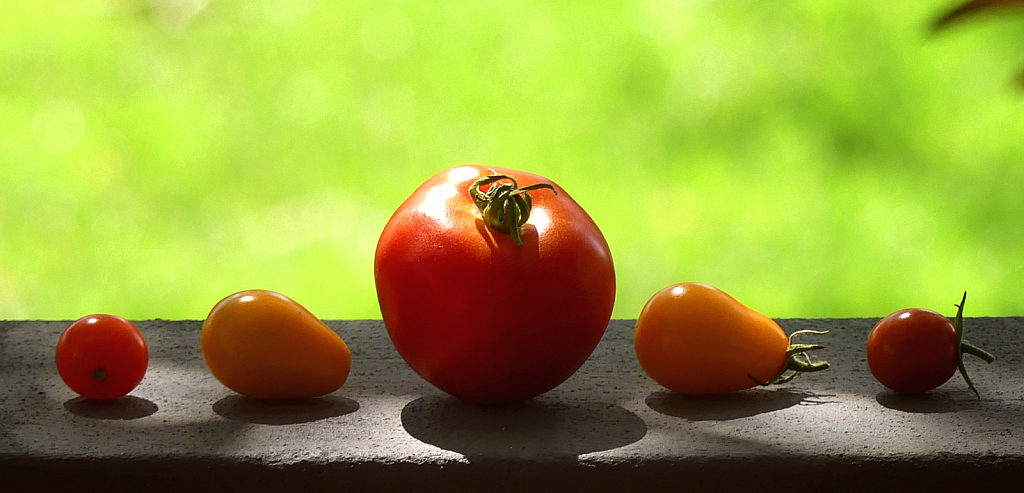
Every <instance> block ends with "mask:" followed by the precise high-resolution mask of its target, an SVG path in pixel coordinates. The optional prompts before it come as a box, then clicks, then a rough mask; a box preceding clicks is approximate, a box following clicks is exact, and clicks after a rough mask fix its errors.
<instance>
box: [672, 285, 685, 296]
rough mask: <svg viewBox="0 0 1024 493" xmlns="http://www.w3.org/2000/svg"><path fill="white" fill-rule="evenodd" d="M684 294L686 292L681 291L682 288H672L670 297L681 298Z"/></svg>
mask: <svg viewBox="0 0 1024 493" xmlns="http://www.w3.org/2000/svg"><path fill="white" fill-rule="evenodd" d="M684 292H686V290H685V289H683V287H682V286H676V287H674V288H672V296H682V295H683V293H684Z"/></svg>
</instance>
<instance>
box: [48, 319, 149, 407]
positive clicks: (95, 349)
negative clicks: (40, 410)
mask: <svg viewBox="0 0 1024 493" xmlns="http://www.w3.org/2000/svg"><path fill="white" fill-rule="evenodd" d="M56 358H57V371H58V372H59V373H60V377H61V379H62V380H64V383H65V384H67V386H68V387H70V388H71V390H73V391H75V392H76V393H78V394H79V395H81V396H82V397H85V398H87V399H97V400H107V399H116V398H118V397H121V396H124V395H127V394H128V393H129V392H131V391H132V390H133V389H135V387H137V386H138V385H139V383H140V382H142V379H143V377H145V376H146V369H147V367H148V366H149V349H148V348H147V346H146V339H145V338H144V337H143V336H142V333H141V332H139V329H138V328H137V327H136V326H135V325H134V324H132V323H131V322H129V321H127V320H125V319H123V318H121V317H116V316H114V315H102V314H98V315H89V316H86V317H82V318H80V319H78V320H76V321H75V322H74V323H72V324H71V325H70V326H69V327H68V328H67V329H65V330H64V332H63V333H62V334H61V335H60V340H58V341H57V356H56ZM98 377H99V378H98Z"/></svg>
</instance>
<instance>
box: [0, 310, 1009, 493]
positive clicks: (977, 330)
mask: <svg viewBox="0 0 1024 493" xmlns="http://www.w3.org/2000/svg"><path fill="white" fill-rule="evenodd" d="M876 321H877V320H875V319H814V320H803V319H789V320H780V321H779V322H780V324H781V325H782V326H783V328H784V329H786V331H787V332H792V331H795V330H801V329H817V330H830V331H831V332H830V333H829V334H828V335H826V336H820V341H821V342H823V343H825V344H827V345H828V349H826V350H824V351H820V352H819V355H820V356H821V357H822V358H824V359H827V360H829V361H830V362H831V363H832V368H831V369H830V370H828V371H825V372H821V373H816V374H813V375H805V376H802V377H800V378H798V379H796V380H794V381H793V382H791V383H790V384H786V385H784V386H779V387H777V388H768V389H752V390H748V391H743V392H738V393H733V394H727V395H721V396H710V397H687V396H683V395H678V394H674V393H671V392H668V391H666V390H664V389H663V388H661V387H659V386H658V385H657V384H656V383H655V382H653V381H652V380H650V379H649V378H648V377H647V376H646V375H645V374H644V373H643V370H642V369H641V368H640V366H639V364H638V363H637V362H636V358H635V356H634V354H633V348H632V329H633V326H634V322H633V321H631V320H615V321H612V323H611V324H610V326H609V329H608V332H607V333H606V335H605V337H604V340H603V341H602V342H601V344H600V345H599V346H598V349H597V350H596V351H595V352H594V354H593V355H592V356H591V358H590V359H589V360H588V361H587V363H586V364H585V365H584V366H583V368H582V369H581V370H580V371H579V372H578V373H577V374H576V375H575V376H573V377H572V378H570V379H569V380H568V381H566V382H565V383H564V384H562V385H561V386H559V387H558V388H556V389H555V390H553V391H551V392H549V393H547V394H545V395H543V396H541V397H538V398H536V399H533V400H531V401H528V402H526V403H523V404H520V405H514V406H504V407H478V406H473V405H468V404H465V403H462V402H460V401H458V400H455V399H453V398H450V397H447V396H446V395H445V394H443V393H442V392H440V391H438V390H436V389H435V388H433V387H432V386H431V385H429V384H428V383H426V382H425V381H423V380H422V379H420V378H419V377H418V376H417V375H416V374H415V373H413V372H412V371H411V370H410V369H409V368H408V366H406V364H405V362H404V361H402V359H401V358H400V357H399V355H398V354H397V352H396V351H395V350H394V348H393V347H392V345H391V342H390V340H389V339H388V337H387V332H386V331H385V329H384V327H383V325H382V323H381V322H380V321H375V320H370V321H332V322H328V325H329V326H330V327H331V328H332V329H334V330H335V331H337V332H338V333H339V334H340V335H341V336H342V338H344V339H345V340H346V342H347V343H348V344H349V347H350V348H351V349H352V355H353V364H352V373H351V375H350V377H349V381H348V382H347V383H346V384H345V386H344V387H342V389H341V390H339V391H337V392H335V393H334V394H331V395H330V396H327V397H323V398H319V399H311V400H306V401H285V402H263V401H256V400H252V399H248V398H245V397H241V396H239V395H236V394H234V393H232V392H231V391H230V390H228V389H227V388H225V387H223V386H222V385H221V384H220V383H219V382H218V381H217V380H216V379H214V378H213V377H212V376H211V375H210V373H209V372H208V371H207V370H206V367H205V365H204V364H203V361H202V356H201V354H200V351H199V331H200V327H201V325H202V323H201V322H200V321H164V320H152V321H142V322H138V325H139V327H140V329H141V330H142V331H143V333H144V334H145V336H146V338H147V340H148V342H149V347H150V367H149V373H148V374H147V375H146V378H145V380H143V382H142V384H141V385H140V386H139V387H138V388H137V389H135V391H134V392H132V394H131V395H130V396H128V397H125V398H122V399H120V400H118V401H115V402H113V403H108V404H101V403H95V402H90V401H86V400H83V399H81V398H79V397H77V396H76V395H75V394H74V393H73V392H72V391H71V390H69V389H68V388H67V387H66V386H64V384H63V382H61V380H60V377H59V376H58V374H57V370H56V367H55V365H54V361H53V359H54V358H53V354H54V347H55V344H56V341H57V338H58V337H59V334H60V332H61V331H62V330H63V329H64V328H65V327H67V325H68V324H69V323H70V322H68V321H7V322H2V321H0V478H3V484H4V485H5V487H2V488H0V489H3V490H4V491H50V490H56V489H57V488H61V490H63V491H68V490H71V491H75V490H82V491H92V490H97V491H147V492H149V491H181V490H194V491H250V492H252V491H280V490H287V491H450V490H452V489H456V488H460V487H466V488H472V489H474V490H480V491H535V490H550V491H588V492H599V491H630V490H638V489H643V490H646V491H719V492H721V491H750V490H751V489H754V488H756V490H757V491H810V489H811V488H821V489H823V490H831V491H861V490H865V489H868V488H871V489H877V488H879V487H882V488H883V489H886V490H893V491H915V490H920V491H925V490H928V491H935V490H951V489H953V488H954V487H966V486H967V485H971V486H972V488H971V489H972V490H973V489H975V488H977V487H979V486H997V485H1005V484H1007V481H1012V482H1011V483H1009V484H1018V483H1019V478H1020V477H1021V474H1022V473H1024V367H1022V366H1021V364H1020V362H1021V358H1022V357H1024V318H973V319H968V320H967V327H968V329H967V338H968V339H969V340H970V341H971V342H972V343H974V344H975V345H978V346H980V347H983V348H986V349H988V350H990V351H992V352H993V353H995V354H996V355H997V356H998V357H999V359H998V360H997V361H996V362H995V363H993V364H992V365H986V364H984V363H983V362H982V361H980V360H977V359H973V358H971V359H970V360H969V361H968V362H967V367H968V370H969V371H970V373H971V375H972V377H973V378H974V380H975V382H976V383H977V385H978V387H979V389H980V391H981V395H982V399H981V400H978V399H976V398H975V397H974V395H973V394H971V392H970V391H969V390H968V388H967V386H966V384H965V383H964V382H963V380H962V379H961V378H960V377H959V376H954V378H953V379H951V380H950V381H949V382H947V383H946V384H945V385H944V386H942V387H940V388H939V389H936V390H935V391H932V392H930V393H927V394H924V395H920V396H902V395H898V394H894V393H892V392H890V391H888V390H886V389H884V388H883V387H882V386H881V385H880V384H879V383H877V382H876V381H875V380H874V378H873V377H872V376H871V373H870V371H869V370H868V367H867V363H866V361H865V357H864V344H865V341H866V338H867V334H868V331H869V330H870V329H871V327H872V325H873V324H874V323H875V322H876ZM7 486H14V488H13V489H8V488H7Z"/></svg>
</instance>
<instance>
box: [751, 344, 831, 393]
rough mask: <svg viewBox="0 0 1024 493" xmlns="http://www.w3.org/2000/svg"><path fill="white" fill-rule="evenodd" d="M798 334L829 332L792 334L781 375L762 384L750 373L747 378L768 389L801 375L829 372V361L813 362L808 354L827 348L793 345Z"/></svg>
mask: <svg viewBox="0 0 1024 493" xmlns="http://www.w3.org/2000/svg"><path fill="white" fill-rule="evenodd" d="M798 334H818V335H821V334H828V331H827V330H826V331H818V330H798V331H796V332H794V333H792V334H790V335H789V347H788V348H786V364H785V365H784V366H783V367H782V370H780V371H779V373H777V374H776V375H775V376H774V377H772V378H771V379H769V380H768V381H767V382H762V381H760V380H758V379H757V378H756V377H754V376H753V375H751V374H749V373H748V374H747V376H748V377H750V379H751V380H753V381H754V382H756V383H757V384H758V385H760V386H762V387H767V386H769V385H775V384H780V383H786V382H788V381H790V380H792V379H794V378H796V377H797V376H799V375H800V374H801V373H812V372H816V371H821V370H827V369H828V368H829V366H831V365H829V364H828V361H813V360H811V356H810V355H809V354H807V352H808V351H813V350H815V349H825V346H822V345H820V344H793V337H794V336H796V335H798ZM787 372H791V373H787Z"/></svg>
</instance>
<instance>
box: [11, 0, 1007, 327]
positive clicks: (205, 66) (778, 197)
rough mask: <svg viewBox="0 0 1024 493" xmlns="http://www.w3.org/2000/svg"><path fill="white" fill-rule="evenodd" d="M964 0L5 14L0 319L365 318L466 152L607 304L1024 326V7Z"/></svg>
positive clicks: (132, 8) (43, 9)
mask: <svg viewBox="0 0 1024 493" xmlns="http://www.w3.org/2000/svg"><path fill="white" fill-rule="evenodd" d="M950 6H951V3H950V2H949V1H939V0H926V1H918V2H892V1H890V0H866V1H863V2H851V1H822V0H783V1H776V2H765V1H762V0H728V1H727V0H719V1H660V0H659V1H641V2H613V1H597V2H539V1H502V2H496V1H479V0H472V1H446V2H389V1H384V2H378V1H366V2H329V1H326V0H260V1H218V0H208V1H207V0H149V1H144V0H135V1H131V0H102V1H101V0H86V1H76V2H64V1H28V0H13V1H4V2H2V3H0V319H34V318H41V319H72V318H77V317H80V316H83V315H86V314H89V313H96V312H106V313H115V314H119V315H121V316H124V317H128V318H133V319H145V318H167V319H181V318H185V319H201V318H204V317H205V316H206V314H207V312H208V311H209V309H210V308H211V307H212V306H213V305H214V304H215V303H216V302H217V301H218V300H220V299H221V298H223V297H224V296H226V295H228V294H230V293H232V292H235V291H238V290H242V289H248V288H265V289H273V290H276V291H280V292H282V293H284V294H287V295H289V296H291V297H293V298H294V299H296V300H297V301H299V302H300V303H302V304H304V305H305V306H306V307H307V308H309V309H310V310H311V311H312V312H313V313H315V314H317V315H318V316H319V317H321V318H330V319H335V318H379V316H380V312H379V310H378V308H377V304H376V296H375V293H374V286H373V273H372V271H373V268H372V266H373V251H374V248H375V245H376V241H377V237H378V235H379V234H380V231H381V229H382V228H383V226H384V224H385V222H386V221H387V219H388V217H389V216H390V214H391V213H392V212H393V211H394V209H395V208H396V207H397V206H398V205H399V204H400V203H401V201H402V200H403V199H404V198H405V197H406V196H408V194H409V193H410V192H411V191H412V190H413V189H414V188H415V187H416V186H417V185H419V183H421V182H422V181H424V180H425V179H426V178H428V177H429V176H431V175H433V174H434V173H436V172H438V171H440V170H442V169H445V168H448V167H451V166H456V165H459V164H463V163H482V164H490V165H494V166H502V167H511V168H517V169H522V170H524V171H531V172H534V173H538V174H541V175H544V176H546V177H548V178H550V179H552V180H554V181H555V182H557V183H559V184H560V185H562V186H563V187H564V188H565V189H566V190H568V191H569V193H570V194H572V195H573V197H574V198H575V199H576V200H577V201H578V202H579V203H580V204H581V205H582V206H583V207H584V208H586V209H587V210H588V212H589V213H590V214H591V216H592V217H593V218H594V219H595V221H596V222H597V223H598V225H599V226H600V227H601V228H602V230H603V232H604V234H605V236H606V238H607V240H608V243H609V244H610V246H611V248H612V253H613V256H614V258H615V262H616V270H617V278H618V296H617V301H616V307H615V312H614V316H615V317H616V318H635V317H636V315H637V314H638V313H639V310H640V308H641V307H642V306H643V303H644V302H645V301H646V300H647V298H648V297H650V295H652V294H653V293H654V292H656V291H657V290H659V289H660V288H662V287H664V286H666V285H668V284H671V283H675V282H681V281H701V282H706V283H709V284H713V285H715V286H718V287H720V288H722V289H724V290H725V291H727V292H729V293H731V294H733V295H734V296H735V297H736V298H738V299H740V300H741V301H743V302H744V303H746V304H747V305H749V306H751V307H752V308H755V309H757V310H759V311H762V312H764V313H766V314H768V315H770V316H773V317H848V316H858V317H859V316H882V315H885V314H887V313H889V312H891V311H893V310H896V309H899V308H905V307H909V306H921V307H927V308H932V309H936V310H940V311H943V312H946V313H949V314H952V313H953V311H954V308H953V304H954V303H955V302H958V301H959V299H960V294H961V293H962V291H963V290H967V291H969V293H970V295H969V298H968V304H967V310H966V314H967V315H968V316H980V315H993V316H996V315H998V316H1004V315H1024V292H1022V290H1021V287H1022V286H1024V268H1022V262H1021V261H1022V259H1024V255H1022V254H1024V227H1022V226H1024V198H1022V197H1024V195H1022V191H1024V163H1022V158H1024V111H1022V110H1024V93H1022V92H1021V91H1020V90H1019V89H1018V88H1016V87H1015V86H1014V82H1013V81H1014V77H1015V74H1016V72H1017V71H1018V70H1019V69H1020V67H1021V66H1024V36H1021V35H1020V33H1021V28H1022V27H1024V16H1021V17H985V18H979V19H974V20H972V21H971V22H968V23H964V24H963V25H959V26H956V27H955V28H954V29H951V30H950V31H948V32H944V33H942V34H940V35H932V34H929V32H928V25H929V23H930V22H931V20H932V19H934V18H935V17H936V16H937V15H938V14H940V13H942V12H943V11H945V10H946V9H948V8H949V7H950Z"/></svg>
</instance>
